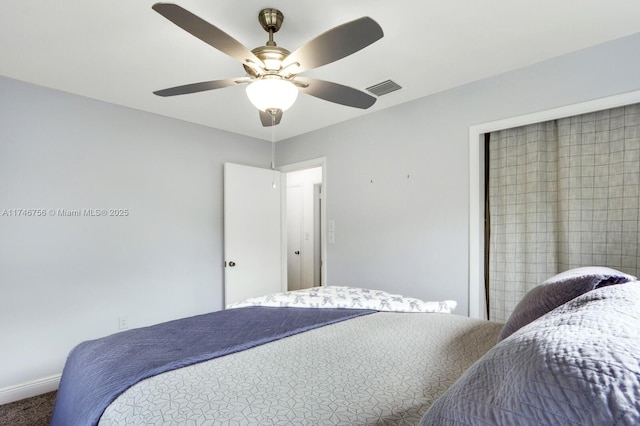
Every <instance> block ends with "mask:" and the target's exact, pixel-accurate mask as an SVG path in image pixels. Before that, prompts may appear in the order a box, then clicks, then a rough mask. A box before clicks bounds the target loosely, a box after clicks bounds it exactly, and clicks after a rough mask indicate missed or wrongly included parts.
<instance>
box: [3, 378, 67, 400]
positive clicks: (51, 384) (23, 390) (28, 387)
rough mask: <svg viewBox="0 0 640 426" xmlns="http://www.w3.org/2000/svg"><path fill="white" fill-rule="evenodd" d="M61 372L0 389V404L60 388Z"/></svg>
mask: <svg viewBox="0 0 640 426" xmlns="http://www.w3.org/2000/svg"><path fill="white" fill-rule="evenodd" d="M61 376H62V375H61V374H56V375H54V376H49V377H45V378H43V379H38V380H33V381H31V382H29V383H22V384H19V385H15V386H9V387H6V388H2V389H0V405H2V404H8V403H10V402H14V401H19V400H21V399H24V398H31V397H32V396H37V395H42V394H43V393H47V392H52V391H54V390H56V389H58V386H59V385H60V377H61Z"/></svg>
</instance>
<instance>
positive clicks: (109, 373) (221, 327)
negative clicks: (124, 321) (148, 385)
mask: <svg viewBox="0 0 640 426" xmlns="http://www.w3.org/2000/svg"><path fill="white" fill-rule="evenodd" d="M373 312H375V311H371V310H363V309H308V308H269V307H257V306H256V307H247V308H238V309H229V310H224V311H218V312H213V313H210V314H205V315H199V316H194V317H190V318H184V319H179V320H175V321H170V322H166V323H162V324H158V325H154V326H150V327H145V328H139V329H134V330H129V331H125V332H121V333H117V334H113V335H111V336H108V337H104V338H101V339H97V340H91V341H87V342H84V343H81V344H79V345H78V346H76V347H75V348H74V349H73V350H72V351H71V353H70V354H69V356H68V358H67V362H66V364H65V367H64V371H63V374H62V379H61V381H60V388H59V389H58V395H57V397H56V405H55V408H54V411H53V416H52V419H51V425H52V426H73V425H83V426H86V425H96V424H97V423H98V421H99V420H100V416H102V413H103V412H104V410H105V409H106V408H107V406H108V405H109V404H110V403H111V402H112V401H113V400H115V399H116V398H117V397H118V396H119V395H120V394H121V393H122V392H124V391H125V390H127V389H128V388H129V387H131V386H133V385H134V384H136V383H137V382H139V381H141V380H144V379H146V378H148V377H151V376H155V375H157V374H160V373H164V372H166V371H170V370H174V369H177V368H181V367H185V366H187V365H191V364H195V363H198V362H202V361H206V360H209V359H213V358H217V357H220V356H224V355H228V354H231V353H234V352H238V351H242V350H244V349H249V348H252V347H255V346H259V345H262V344H264V343H268V342H271V341H274V340H278V339H281V338H283V337H287V336H291V335H294V334H297V333H301V332H304V331H307V330H311V329H313V328H317V327H322V326H324V325H328V324H333V323H335V322H339V321H343V320H346V319H349V318H354V317H357V316H361V315H366V314H370V313H373Z"/></svg>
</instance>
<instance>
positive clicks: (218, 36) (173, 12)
mask: <svg viewBox="0 0 640 426" xmlns="http://www.w3.org/2000/svg"><path fill="white" fill-rule="evenodd" d="M152 8H153V10H155V11H156V12H158V13H159V14H160V15H162V16H164V17H165V18H167V19H168V20H170V21H171V22H173V23H174V24H176V25H177V26H179V27H180V28H182V29H183V30H185V31H187V32H188V33H190V34H192V35H194V36H196V37H198V38H199V39H200V40H202V41H204V42H205V43H207V44H208V45H210V46H212V47H215V48H216V49H218V50H219V51H221V52H223V53H226V54H227V55H229V56H231V57H232V58H234V59H236V60H238V61H240V62H241V63H243V64H244V63H245V62H246V61H247V60H250V61H253V62H254V63H255V64H257V65H259V66H260V67H264V64H263V63H262V61H261V60H260V59H259V58H258V57H257V56H256V55H254V54H253V52H251V51H250V50H249V49H247V48H246V47H245V46H244V45H243V44H242V43H240V42H239V41H238V40H236V39H235V38H233V37H231V36H230V35H229V34H227V33H225V32H224V31H222V30H221V29H219V28H218V27H216V26H214V25H212V24H210V23H208V22H207V21H205V20H204V19H202V18H200V17H198V16H196V15H194V14H193V13H191V12H189V11H188V10H186V9H183V8H182V7H180V6H178V5H177V4H173V3H156V4H154V5H153V6H152Z"/></svg>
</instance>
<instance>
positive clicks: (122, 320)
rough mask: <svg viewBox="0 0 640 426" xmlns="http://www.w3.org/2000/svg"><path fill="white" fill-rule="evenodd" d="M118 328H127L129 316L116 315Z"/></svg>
mask: <svg viewBox="0 0 640 426" xmlns="http://www.w3.org/2000/svg"><path fill="white" fill-rule="evenodd" d="M118 328H119V329H120V330H126V329H127V328H129V317H128V316H127V315H120V316H119V317H118Z"/></svg>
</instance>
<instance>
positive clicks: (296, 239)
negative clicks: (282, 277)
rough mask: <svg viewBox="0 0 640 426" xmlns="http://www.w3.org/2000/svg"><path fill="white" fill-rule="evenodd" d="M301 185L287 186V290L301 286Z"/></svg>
mask: <svg viewBox="0 0 640 426" xmlns="http://www.w3.org/2000/svg"><path fill="white" fill-rule="evenodd" d="M302 215H303V194H302V186H300V185H297V186H289V187H287V290H290V291H291V290H300V289H301V288H302V279H301V278H302V255H301V253H300V252H301V250H302Z"/></svg>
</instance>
